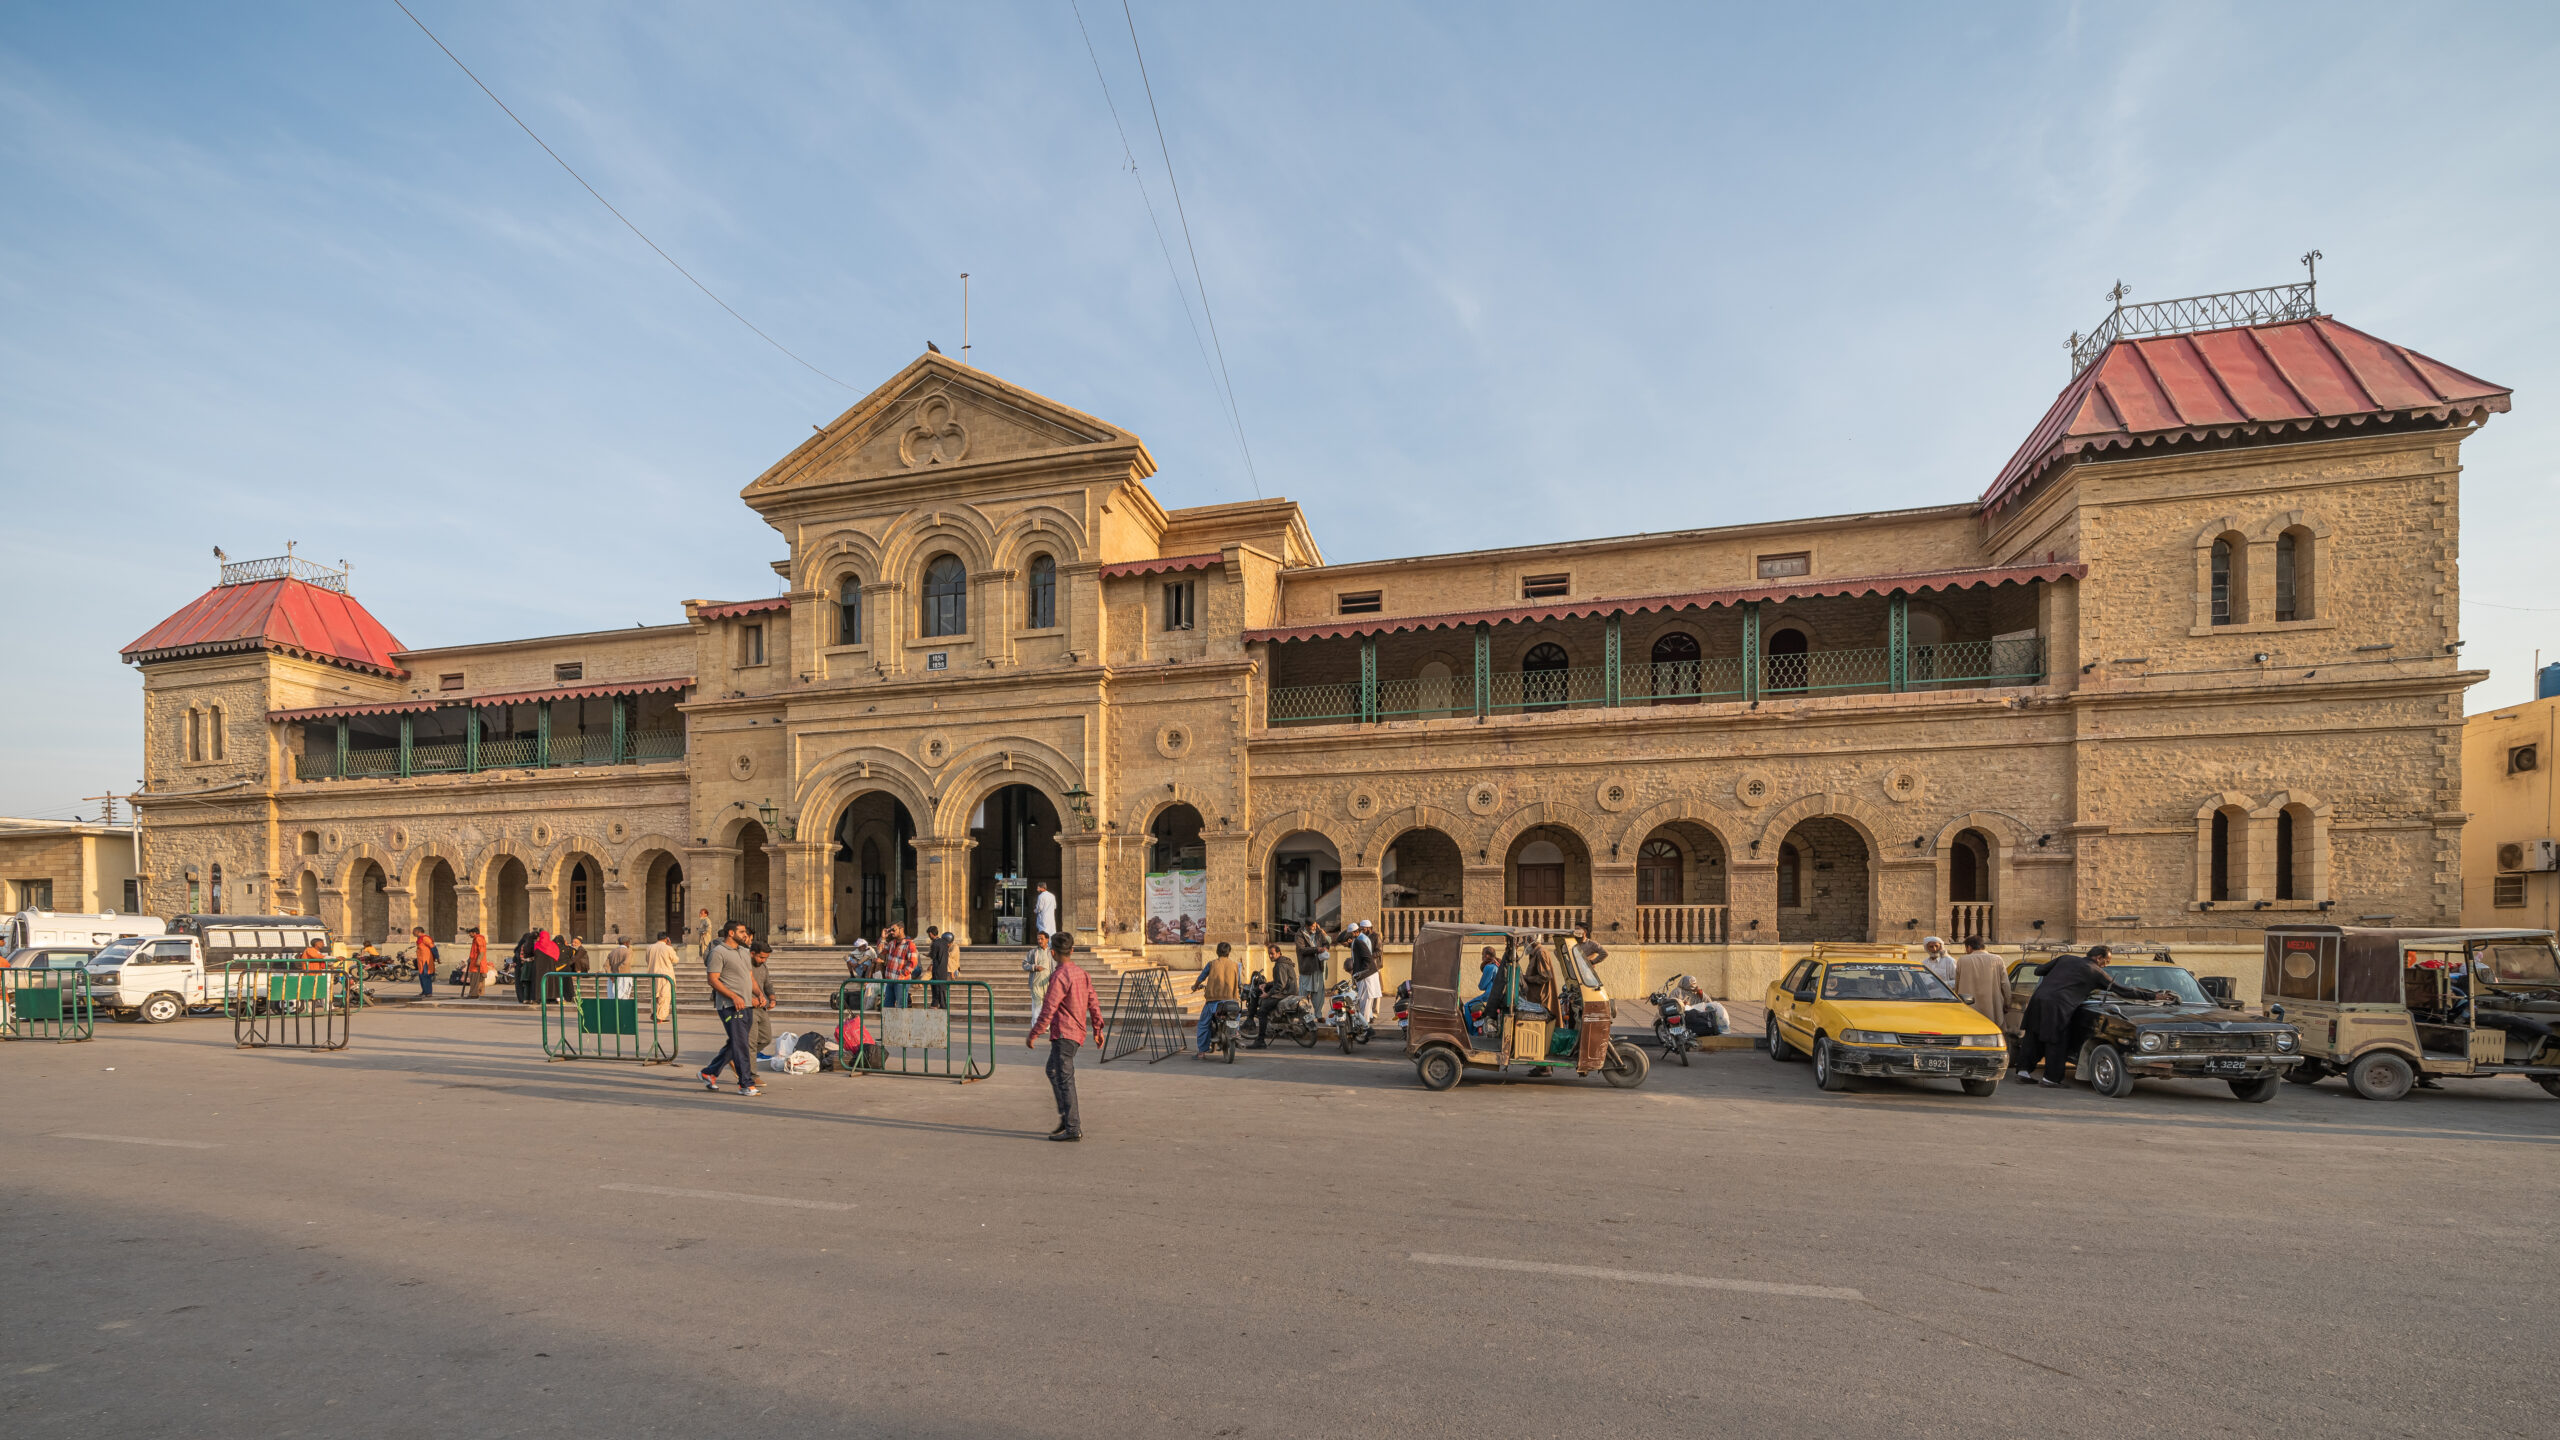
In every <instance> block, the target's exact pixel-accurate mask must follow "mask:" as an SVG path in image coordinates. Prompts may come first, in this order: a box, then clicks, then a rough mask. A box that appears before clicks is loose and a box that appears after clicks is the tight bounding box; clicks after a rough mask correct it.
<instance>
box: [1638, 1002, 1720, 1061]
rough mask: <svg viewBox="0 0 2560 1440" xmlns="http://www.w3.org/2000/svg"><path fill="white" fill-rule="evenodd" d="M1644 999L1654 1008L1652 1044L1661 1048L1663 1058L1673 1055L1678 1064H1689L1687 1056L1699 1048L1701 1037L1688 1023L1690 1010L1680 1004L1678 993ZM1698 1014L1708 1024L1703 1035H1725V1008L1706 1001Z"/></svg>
mask: <svg viewBox="0 0 2560 1440" xmlns="http://www.w3.org/2000/svg"><path fill="white" fill-rule="evenodd" d="M1644 998H1645V1000H1646V1001H1647V1002H1648V1003H1649V1004H1651V1005H1652V1006H1653V1043H1655V1044H1656V1045H1659V1046H1661V1047H1662V1053H1663V1055H1664V1057H1665V1058H1669V1057H1671V1056H1674V1055H1676V1056H1678V1057H1680V1063H1681V1064H1683V1065H1686V1064H1688V1063H1689V1052H1690V1051H1692V1050H1694V1049H1696V1048H1697V1047H1698V1036H1699V1034H1700V1032H1699V1031H1698V1030H1696V1029H1695V1028H1693V1027H1692V1026H1691V1025H1690V1023H1689V1014H1690V1012H1689V1007H1688V1006H1687V1005H1685V1004H1683V1003H1681V999H1680V996H1679V994H1678V993H1677V992H1674V991H1670V990H1659V991H1656V992H1654V993H1653V994H1651V995H1647V996H1646V997H1644ZM1700 1013H1701V1014H1702V1015H1703V1016H1704V1017H1705V1018H1706V1021H1707V1026H1708V1028H1707V1030H1706V1031H1705V1032H1704V1033H1706V1034H1709V1035H1721V1034H1723V1033H1724V1028H1725V1027H1724V1007H1722V1006H1720V1005H1717V1004H1716V1003H1715V1002H1713V1001H1709V1002H1707V1004H1706V1006H1705V1007H1704V1009H1703V1010H1702V1011H1701V1012H1700Z"/></svg>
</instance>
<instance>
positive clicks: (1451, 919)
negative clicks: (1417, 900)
mask: <svg viewBox="0 0 2560 1440" xmlns="http://www.w3.org/2000/svg"><path fill="white" fill-rule="evenodd" d="M1462 918H1464V917H1463V916H1462V915H1461V913H1460V911H1459V909H1458V907H1457V906H1455V905H1401V906H1397V907H1395V908H1392V909H1387V910H1381V911H1379V912H1378V938H1379V940H1380V941H1381V942H1382V943H1385V944H1388V945H1410V944H1412V943H1413V937H1414V936H1415V935H1418V934H1420V933H1421V931H1422V927H1423V926H1425V925H1431V924H1446V925H1455V924H1457V923H1458V922H1459V920H1461V919H1462Z"/></svg>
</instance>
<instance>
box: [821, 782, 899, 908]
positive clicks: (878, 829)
mask: <svg viewBox="0 0 2560 1440" xmlns="http://www.w3.org/2000/svg"><path fill="white" fill-rule="evenodd" d="M915 838H916V822H915V819H914V817H913V816H911V815H909V814H908V813H907V807H906V806H905V805H903V804H901V803H899V801H898V799H897V797H895V796H893V795H890V794H888V793H887V792H885V791H880V790H874V791H871V792H870V793H869V794H865V795H857V796H855V797H854V798H853V802H852V803H851V804H849V805H847V806H845V807H844V813H843V814H841V815H839V816H837V817H836V828H835V842H836V852H835V866H834V874H833V876H832V883H831V884H830V885H829V886H828V892H829V896H830V899H831V901H832V903H831V904H830V906H829V911H830V914H831V915H832V917H833V923H832V928H833V931H834V934H835V939H836V943H837V944H839V945H850V944H852V943H853V942H854V941H856V940H874V941H876V940H878V939H879V938H880V932H881V931H883V930H886V929H888V928H889V927H890V926H892V925H899V926H904V927H905V928H907V929H908V930H910V931H912V930H914V928H915V920H914V918H913V905H914V896H915V893H916V852H915V847H914V846H913V845H911V844H909V843H908V842H910V841H912V840H914V839H915Z"/></svg>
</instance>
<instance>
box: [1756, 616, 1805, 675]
mask: <svg viewBox="0 0 2560 1440" xmlns="http://www.w3.org/2000/svg"><path fill="white" fill-rule="evenodd" d="M1812 648H1813V644H1812V642H1811V641H1810V640H1809V639H1807V638H1806V636H1805V633H1804V632H1803V631H1802V630H1798V629H1795V628H1794V627H1792V626H1790V627H1788V628H1787V629H1784V630H1779V631H1775V632H1773V633H1771V635H1770V636H1769V653H1768V654H1766V655H1764V656H1762V657H1761V661H1760V668H1761V670H1762V672H1763V673H1762V677H1761V682H1760V688H1761V689H1763V690H1801V689H1803V688H1804V687H1805V686H1806V685H1808V684H1810V683H1811V677H1812V671H1813V662H1812V660H1810V659H1809V658H1807V655H1806V652H1807V651H1809V650H1811V649H1812Z"/></svg>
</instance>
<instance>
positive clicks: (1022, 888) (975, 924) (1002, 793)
mask: <svg viewBox="0 0 2560 1440" xmlns="http://www.w3.org/2000/svg"><path fill="white" fill-rule="evenodd" d="M969 838H970V839H971V840H973V841H975V842H976V844H975V845H974V846H973V847H972V848H971V849H970V851H969V923H968V927H967V933H968V936H969V942H970V943H971V944H973V945H999V944H1001V945H1017V944H1020V943H1022V942H1023V941H1025V940H1027V939H1029V938H1030V935H1031V905H1032V896H1033V895H1034V893H1036V891H1037V890H1038V888H1039V887H1041V886H1044V885H1045V886H1047V887H1048V889H1049V893H1050V894H1052V895H1055V896H1057V897H1058V923H1059V924H1060V925H1062V926H1063V925H1066V924H1067V923H1068V921H1067V908H1068V907H1067V892H1066V869H1065V867H1064V866H1063V865H1062V864H1060V863H1059V862H1060V858H1061V856H1060V852H1059V849H1058V808H1057V807H1056V806H1054V805H1052V804H1050V803H1049V797H1048V796H1046V795H1043V794H1041V793H1040V792H1039V791H1038V790H1037V789H1034V788H1033V787H1031V786H1029V785H1007V786H1005V787H1004V788H1002V789H1000V790H996V791H994V792H992V793H990V794H989V795H988V796H987V797H986V798H985V799H983V800H980V801H979V802H978V808H977V809H976V810H974V811H972V812H971V813H970V816H969Z"/></svg>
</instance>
